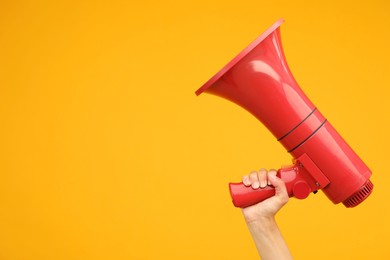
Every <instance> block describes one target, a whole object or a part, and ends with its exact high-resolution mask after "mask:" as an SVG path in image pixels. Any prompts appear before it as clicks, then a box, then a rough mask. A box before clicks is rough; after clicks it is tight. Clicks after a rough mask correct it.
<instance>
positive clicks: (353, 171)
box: [195, 19, 373, 207]
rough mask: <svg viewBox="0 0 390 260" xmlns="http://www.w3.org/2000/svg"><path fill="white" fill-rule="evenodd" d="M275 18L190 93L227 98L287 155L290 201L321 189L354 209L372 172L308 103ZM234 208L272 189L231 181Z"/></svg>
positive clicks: (367, 189)
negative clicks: (246, 45) (267, 27)
mask: <svg viewBox="0 0 390 260" xmlns="http://www.w3.org/2000/svg"><path fill="white" fill-rule="evenodd" d="M282 23H283V20H282V19H280V20H278V21H277V22H276V23H274V24H273V25H272V26H271V27H270V28H269V29H267V30H266V31H265V32H264V33H263V34H262V35H260V36H259V37H258V38H257V39H256V40H255V41H254V42H252V43H251V44H250V45H249V46H248V47H247V48H245V49H244V50H243V51H242V52H241V53H239V54H238V55H237V56H236V57H235V58H234V59H233V60H231V61H230V62H229V63H228V64H227V65H226V66H225V67H223V68H222V69H221V70H220V71H219V72H218V73H217V74H215V75H214V76H213V77H212V78H211V79H210V80H208V81H207V82H206V83H205V84H204V85H203V86H202V87H201V88H199V89H198V90H197V91H196V92H195V93H196V95H200V94H201V93H203V92H206V93H211V94H214V95H217V96H220V97H223V98H226V99H228V100H230V101H232V102H234V103H236V104H237V105H239V106H241V107H243V108H244V109H246V110H247V111H249V112H250V113H252V114H253V115H254V116H255V117H256V118H257V119H258V120H259V121H260V122H262V123H263V124H264V125H265V126H266V127H267V129H268V130H269V131H271V133H272V134H273V135H274V136H275V137H276V139H277V140H278V141H279V142H280V143H281V144H282V145H283V146H284V147H285V149H286V150H287V151H288V152H289V153H290V154H291V155H292V157H293V164H292V165H291V166H288V167H283V168H281V169H279V170H278V176H279V177H280V178H281V179H282V180H283V181H284V182H285V184H286V187H287V191H288V194H289V196H290V197H296V198H298V199H304V198H306V197H307V196H308V195H309V194H310V193H311V192H316V191H317V190H320V189H321V190H322V191H323V192H324V193H325V194H326V196H327V197H328V198H329V199H330V200H331V201H332V202H333V203H335V204H338V203H340V202H342V203H343V204H344V205H345V206H346V207H355V206H356V205H358V204H360V203H361V202H362V201H364V200H365V199H366V198H367V197H368V196H369V195H370V194H371V192H372V190H373V184H372V183H371V181H370V180H369V178H370V176H371V171H370V170H369V168H368V167H367V166H366V165H365V164H364V162H363V161H362V160H361V159H360V158H359V157H358V155H357V154H356V153H355V152H354V151H353V150H352V149H351V147H350V146H349V145H348V144H347V143H346V142H345V141H344V140H343V138H342V137H341V136H340V135H339V134H338V133H337V131H336V130H335V129H334V128H333V127H332V125H331V124H330V123H329V122H328V121H327V120H326V118H325V117H324V116H323V115H322V114H321V113H320V111H319V110H318V109H317V108H316V107H315V106H314V105H313V103H312V102H311V101H310V100H309V99H308V97H307V96H306V95H305V94H304V93H303V91H302V89H301V88H300V87H299V85H298V83H297V82H296V81H295V79H294V77H293V75H292V73H291V71H290V69H289V67H288V65H287V62H286V59H285V56H284V53H283V49H282V45H281V38H280V25H281V24H282ZM229 187H230V193H231V196H232V200H233V204H234V205H235V206H236V207H247V206H249V205H253V204H255V203H258V202H260V201H262V200H265V199H266V198H268V197H270V196H272V195H273V194H274V193H275V191H274V189H273V187H271V186H267V187H266V188H263V189H256V190H255V189H252V188H251V187H246V186H244V185H243V184H242V183H230V184H229Z"/></svg>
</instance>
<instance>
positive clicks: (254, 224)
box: [242, 169, 292, 260]
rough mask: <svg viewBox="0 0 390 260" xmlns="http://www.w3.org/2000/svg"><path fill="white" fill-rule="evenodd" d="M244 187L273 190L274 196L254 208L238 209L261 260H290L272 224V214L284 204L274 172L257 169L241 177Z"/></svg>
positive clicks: (281, 185)
mask: <svg viewBox="0 0 390 260" xmlns="http://www.w3.org/2000/svg"><path fill="white" fill-rule="evenodd" d="M243 183H244V184H245V185H246V186H252V188H254V189H261V188H264V187H266V186H267V185H272V186H274V187H275V196H273V197H271V198H268V199H266V200H264V201H262V202H260V203H258V204H256V205H253V206H250V207H247V208H244V209H242V212H243V215H244V218H245V221H246V223H247V226H248V228H249V231H250V233H251V235H252V238H253V241H254V242H255V245H256V248H257V251H258V252H259V255H260V257H261V259H263V260H284V259H292V256H291V254H290V251H289V249H288V247H287V244H286V242H285V241H284V239H283V237H282V234H281V233H280V230H279V228H278V225H277V224H276V221H275V214H276V213H277V212H278V211H279V210H280V209H281V208H282V207H283V206H284V205H285V204H286V203H287V202H288V199H289V197H288V195H287V191H286V186H285V184H284V182H283V181H282V180H281V179H279V178H278V177H276V171H275V170H270V171H269V172H267V171H266V170H265V169H261V170H260V171H258V172H252V173H251V174H250V175H246V176H244V177H243Z"/></svg>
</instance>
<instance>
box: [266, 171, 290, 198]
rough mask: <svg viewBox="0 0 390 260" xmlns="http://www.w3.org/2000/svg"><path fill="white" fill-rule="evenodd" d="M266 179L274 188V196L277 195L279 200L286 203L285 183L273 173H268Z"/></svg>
mask: <svg viewBox="0 0 390 260" xmlns="http://www.w3.org/2000/svg"><path fill="white" fill-rule="evenodd" d="M268 180H269V181H270V183H271V185H272V186H274V188H275V196H277V197H279V198H280V200H281V202H283V203H287V201H288V199H289V197H288V193H287V189H286V184H285V183H284V181H282V180H281V179H280V178H278V177H276V176H275V175H273V174H268Z"/></svg>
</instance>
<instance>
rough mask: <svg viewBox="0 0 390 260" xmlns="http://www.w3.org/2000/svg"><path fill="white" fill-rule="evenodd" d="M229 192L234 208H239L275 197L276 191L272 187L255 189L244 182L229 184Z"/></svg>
mask: <svg viewBox="0 0 390 260" xmlns="http://www.w3.org/2000/svg"><path fill="white" fill-rule="evenodd" d="M229 190H230V195H231V197H232V201H233V204H234V206H236V207H239V208H245V207H248V206H251V205H254V204H256V203H258V202H261V201H263V200H266V199H268V198H270V197H272V196H274V195H275V189H274V188H273V187H272V186H267V187H265V188H259V189H253V188H252V187H251V186H249V187H247V186H245V185H244V184H243V183H242V182H240V183H229Z"/></svg>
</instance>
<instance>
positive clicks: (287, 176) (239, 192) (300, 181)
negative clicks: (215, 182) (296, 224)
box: [229, 165, 315, 208]
mask: <svg viewBox="0 0 390 260" xmlns="http://www.w3.org/2000/svg"><path fill="white" fill-rule="evenodd" d="M277 177H279V178H281V179H282V181H283V182H284V183H285V185H286V190H287V194H288V196H289V197H296V198H297V199H305V198H307V196H309V194H310V192H312V191H314V190H315V189H314V188H313V186H314V185H313V184H312V183H311V182H312V180H311V178H310V177H309V176H308V175H307V174H305V173H304V172H300V171H299V168H298V167H297V166H296V165H292V166H289V167H285V168H282V169H280V170H278V173H277ZM229 190H230V195H231V197H232V201H233V204H234V206H236V207H239V208H245V207H248V206H251V205H254V204H256V203H259V202H261V201H263V200H266V199H268V198H270V197H272V196H274V195H275V188H274V187H273V186H266V187H265V188H258V189H253V188H252V187H251V186H245V185H244V184H243V183H242V182H240V183H229Z"/></svg>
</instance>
